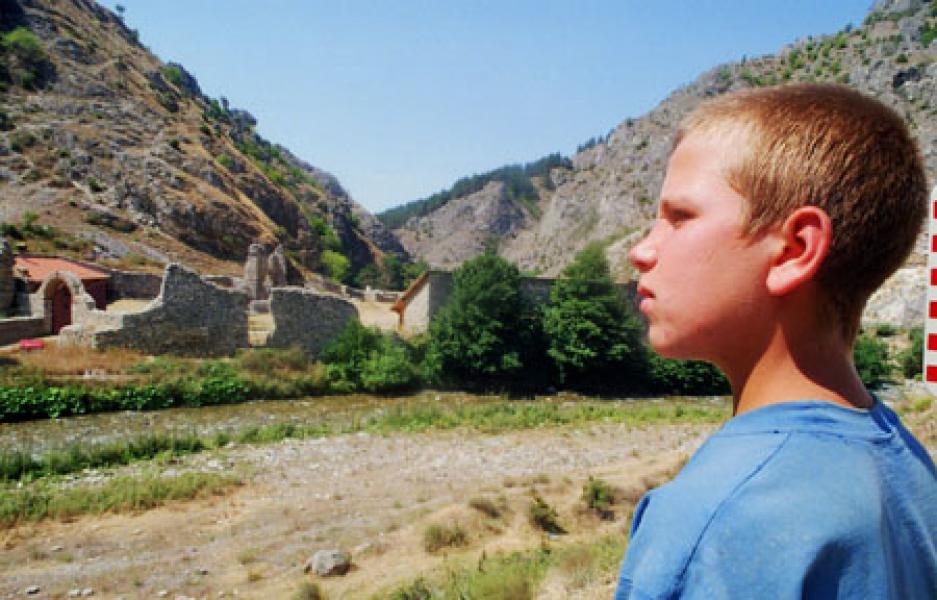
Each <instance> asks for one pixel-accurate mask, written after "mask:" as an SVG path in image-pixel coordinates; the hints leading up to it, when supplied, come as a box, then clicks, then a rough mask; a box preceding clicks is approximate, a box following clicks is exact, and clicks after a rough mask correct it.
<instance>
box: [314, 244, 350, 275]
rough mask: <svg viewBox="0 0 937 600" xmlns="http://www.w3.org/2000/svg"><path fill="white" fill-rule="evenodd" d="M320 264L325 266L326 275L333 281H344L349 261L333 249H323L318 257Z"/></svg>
mask: <svg viewBox="0 0 937 600" xmlns="http://www.w3.org/2000/svg"><path fill="white" fill-rule="evenodd" d="M320 260H321V261H322V265H323V266H324V267H325V270H326V272H327V273H328V276H329V277H330V278H331V279H333V280H335V281H344V280H345V277H346V276H347V275H348V269H349V267H350V266H351V262H350V261H349V260H348V258H346V257H345V256H343V255H342V254H339V253H338V252H335V251H334V250H323V251H322V256H321V257H320Z"/></svg>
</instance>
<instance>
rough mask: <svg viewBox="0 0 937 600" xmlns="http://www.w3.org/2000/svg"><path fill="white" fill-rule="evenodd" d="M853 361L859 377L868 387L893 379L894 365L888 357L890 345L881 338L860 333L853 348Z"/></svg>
mask: <svg viewBox="0 0 937 600" xmlns="http://www.w3.org/2000/svg"><path fill="white" fill-rule="evenodd" d="M853 361H854V362H855V365H856V371H857V372H858V373H859V378H860V379H862V383H864V384H865V385H866V386H867V387H870V388H874V387H878V386H880V385H881V384H883V383H885V382H887V381H890V380H891V372H892V367H893V365H892V363H891V361H890V360H889V357H888V346H886V345H885V342H883V341H881V340H880V339H878V338H876V337H874V336H871V335H868V334H867V333H862V334H860V335H859V337H858V338H857V339H856V344H855V346H854V348H853Z"/></svg>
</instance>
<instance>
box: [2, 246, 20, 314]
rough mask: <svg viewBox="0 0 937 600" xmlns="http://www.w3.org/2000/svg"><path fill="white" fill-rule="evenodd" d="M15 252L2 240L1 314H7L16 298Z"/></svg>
mask: <svg viewBox="0 0 937 600" xmlns="http://www.w3.org/2000/svg"><path fill="white" fill-rule="evenodd" d="M14 262H15V261H14V259H13V251H12V250H11V249H10V245H9V244H8V243H7V241H6V240H5V239H3V238H0V313H5V312H6V311H7V310H8V309H9V308H10V307H11V306H13V300H14V298H15V297H16V282H15V281H14V280H13V264H14Z"/></svg>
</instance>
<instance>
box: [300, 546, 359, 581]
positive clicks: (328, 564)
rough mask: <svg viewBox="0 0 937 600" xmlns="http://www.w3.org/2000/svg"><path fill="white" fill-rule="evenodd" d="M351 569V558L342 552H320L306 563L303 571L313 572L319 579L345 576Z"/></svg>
mask: <svg viewBox="0 0 937 600" xmlns="http://www.w3.org/2000/svg"><path fill="white" fill-rule="evenodd" d="M350 568H351V556H350V555H349V554H348V553H347V552H343V551H341V550H334V549H332V550H319V551H318V552H316V553H315V554H313V555H312V558H310V559H309V560H307V561H306V566H305V567H303V571H304V572H306V573H308V572H310V571H312V572H313V573H315V574H316V575H318V576H319V577H333V576H336V575H344V574H345V573H347V572H348V569H350Z"/></svg>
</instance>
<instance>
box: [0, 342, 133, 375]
mask: <svg viewBox="0 0 937 600" xmlns="http://www.w3.org/2000/svg"><path fill="white" fill-rule="evenodd" d="M15 356H16V359H17V360H18V361H19V362H20V364H22V365H23V366H28V367H33V368H35V369H39V370H41V371H42V372H44V373H45V374H46V375H49V376H53V377H54V376H62V375H84V374H86V373H93V374H95V375H99V374H108V375H113V374H121V373H124V372H125V371H126V369H128V368H129V367H131V366H133V365H135V364H138V363H140V362H141V361H143V360H144V355H142V354H139V353H138V352H134V351H132V350H125V349H119V348H112V349H108V350H101V351H97V350H90V349H88V348H82V347H78V346H60V345H58V344H56V343H54V342H49V343H47V344H46V347H45V349H43V350H38V351H32V352H20V353H17V354H16V355H15Z"/></svg>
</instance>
